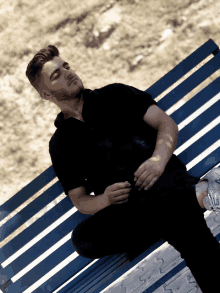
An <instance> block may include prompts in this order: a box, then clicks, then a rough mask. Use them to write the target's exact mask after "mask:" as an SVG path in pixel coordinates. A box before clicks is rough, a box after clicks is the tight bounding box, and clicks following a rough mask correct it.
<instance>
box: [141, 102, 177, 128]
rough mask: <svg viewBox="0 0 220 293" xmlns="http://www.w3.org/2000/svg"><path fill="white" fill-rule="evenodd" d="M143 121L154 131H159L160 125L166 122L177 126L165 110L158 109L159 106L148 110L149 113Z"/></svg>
mask: <svg viewBox="0 0 220 293" xmlns="http://www.w3.org/2000/svg"><path fill="white" fill-rule="evenodd" d="M143 120H144V122H146V123H147V124H149V125H150V126H151V127H153V128H154V129H158V128H159V126H160V124H161V123H164V122H172V123H174V124H176V123H175V121H174V120H173V119H172V118H171V117H170V116H168V115H167V114H166V113H165V112H164V111H163V110H161V109H160V108H159V107H157V105H151V106H150V107H149V108H148V109H147V112H146V113H145V114H144V118H143ZM176 126H177V124H176Z"/></svg>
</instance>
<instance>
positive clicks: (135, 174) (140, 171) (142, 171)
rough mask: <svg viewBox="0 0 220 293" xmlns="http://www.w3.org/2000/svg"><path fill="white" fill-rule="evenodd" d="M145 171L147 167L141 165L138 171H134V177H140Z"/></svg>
mask: <svg viewBox="0 0 220 293" xmlns="http://www.w3.org/2000/svg"><path fill="white" fill-rule="evenodd" d="M144 172H145V169H144V168H143V166H142V165H141V166H140V167H139V168H138V169H137V171H136V172H135V173H134V177H135V178H136V179H138V178H140V176H141V175H142V174H143V173H144Z"/></svg>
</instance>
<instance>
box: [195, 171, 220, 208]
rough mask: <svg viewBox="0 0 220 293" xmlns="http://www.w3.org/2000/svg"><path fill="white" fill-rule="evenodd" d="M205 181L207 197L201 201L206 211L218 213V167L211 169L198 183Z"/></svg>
mask: <svg viewBox="0 0 220 293" xmlns="http://www.w3.org/2000/svg"><path fill="white" fill-rule="evenodd" d="M205 179H207V180H208V196H206V197H205V198H204V199H203V204H204V206H205V207H206V209H207V210H211V211H214V212H218V213H220V167H218V168H213V169H212V170H211V171H210V172H209V173H208V174H206V175H205V176H204V177H203V178H202V179H201V180H199V182H202V181H204V180H205ZM199 182H198V183H199Z"/></svg>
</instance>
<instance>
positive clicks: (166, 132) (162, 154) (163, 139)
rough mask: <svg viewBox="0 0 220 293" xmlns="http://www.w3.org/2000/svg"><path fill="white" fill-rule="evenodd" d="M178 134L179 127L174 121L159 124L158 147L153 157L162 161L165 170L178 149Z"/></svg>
mask: <svg viewBox="0 0 220 293" xmlns="http://www.w3.org/2000/svg"><path fill="white" fill-rule="evenodd" d="M178 132H179V130H178V126H177V125H176V123H175V122H173V121H172V120H168V121H164V122H163V123H160V124H159V127H158V132H157V140H156V147H155V150H154V152H153V154H152V157H156V158H157V159H158V160H160V161H161V163H162V165H163V166H164V168H165V167H166V165H167V163H168V162H169V160H170V158H171V157H172V155H173V152H174V151H175V149H176V145H177V141H178Z"/></svg>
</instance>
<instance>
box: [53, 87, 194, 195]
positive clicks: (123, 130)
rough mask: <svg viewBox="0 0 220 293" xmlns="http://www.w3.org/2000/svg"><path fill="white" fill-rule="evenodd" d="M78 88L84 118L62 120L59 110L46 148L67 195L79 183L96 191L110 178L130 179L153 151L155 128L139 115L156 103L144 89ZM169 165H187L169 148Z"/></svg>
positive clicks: (109, 180)
mask: <svg viewBox="0 0 220 293" xmlns="http://www.w3.org/2000/svg"><path fill="white" fill-rule="evenodd" d="M82 94H83V100H84V105H83V112H82V116H83V120H84V122H82V121H79V120H77V119H75V118H73V117H71V118H68V119H66V120H65V119H64V114H63V112H60V113H59V114H58V116H57V118H56V120H55V122H54V125H55V126H56V127H57V129H56V131H55V133H54V135H53V136H52V138H51V140H50V142H49V153H50V156H51V160H52V165H53V168H54V170H55V173H56V175H57V177H58V179H59V181H60V183H61V185H62V186H63V188H64V191H65V194H66V195H68V191H69V190H71V189H74V188H77V187H79V186H85V187H86V188H87V192H88V194H89V193H91V192H94V193H95V195H100V194H102V193H103V192H104V191H105V189H106V187H107V186H109V185H111V184H114V183H116V182H125V181H127V180H128V181H131V180H133V179H134V172H135V171H136V170H137V169H138V167H139V166H140V165H141V164H142V163H143V162H144V161H146V160H147V159H148V158H150V157H151V156H152V154H153V152H154V149H155V146H156V137H157V130H155V129H154V128H152V127H151V126H150V125H148V124H147V123H146V122H144V120H143V116H144V114H145V113H146V111H147V109H148V108H149V107H150V106H151V105H157V103H156V102H155V101H154V100H153V99H152V97H151V95H149V94H148V93H146V92H144V91H141V90H139V89H136V88H134V87H132V86H128V85H125V84H121V83H114V84H110V85H107V86H104V87H102V88H99V89H95V90H93V91H92V90H90V89H84V90H83V91H82ZM168 166H170V167H174V168H181V169H184V170H186V167H185V165H184V164H183V163H182V162H181V160H180V159H179V158H178V157H177V156H176V155H174V154H173V155H172V157H171V159H170V160H169V162H168V164H167V167H168ZM167 167H166V168H167ZM193 183H195V180H194V182H193Z"/></svg>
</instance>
